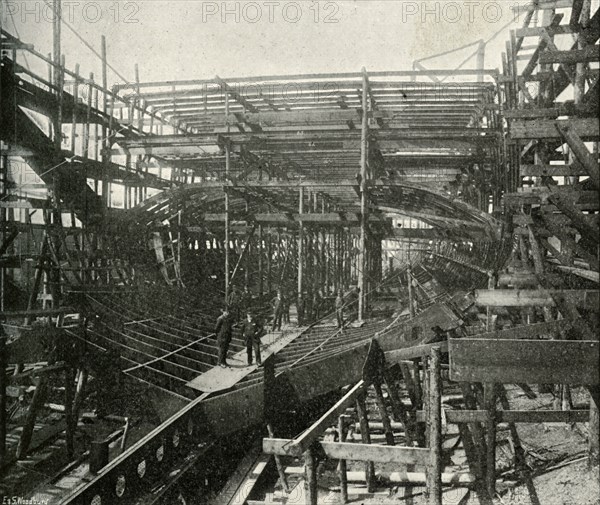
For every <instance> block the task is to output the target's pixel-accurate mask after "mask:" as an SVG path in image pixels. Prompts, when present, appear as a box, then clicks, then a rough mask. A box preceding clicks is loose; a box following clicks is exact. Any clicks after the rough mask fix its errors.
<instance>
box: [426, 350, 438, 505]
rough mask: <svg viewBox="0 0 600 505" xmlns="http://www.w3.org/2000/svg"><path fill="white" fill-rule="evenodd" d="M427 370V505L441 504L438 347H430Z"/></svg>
mask: <svg viewBox="0 0 600 505" xmlns="http://www.w3.org/2000/svg"><path fill="white" fill-rule="evenodd" d="M430 364H431V367H430V370H429V388H428V389H429V419H428V421H429V457H430V460H429V461H430V462H429V468H428V473H427V490H428V493H429V500H428V501H429V505H442V392H441V383H442V380H441V374H440V349H439V348H438V347H434V348H433V349H431V361H430Z"/></svg>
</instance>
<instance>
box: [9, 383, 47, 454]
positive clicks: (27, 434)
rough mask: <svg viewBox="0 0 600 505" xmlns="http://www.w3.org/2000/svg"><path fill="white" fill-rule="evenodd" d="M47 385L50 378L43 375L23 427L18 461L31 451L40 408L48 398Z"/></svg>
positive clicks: (18, 447) (18, 448)
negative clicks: (30, 447)
mask: <svg viewBox="0 0 600 505" xmlns="http://www.w3.org/2000/svg"><path fill="white" fill-rule="evenodd" d="M47 385H48V377H47V376H46V375H42V376H41V377H40V382H39V383H38V385H37V387H36V388H35V392H34V393H33V399H32V400H31V404H30V405H29V410H28V411H27V416H26V417H25V424H24V425H23V431H22V433H21V438H20V439H19V444H18V445H17V453H16V457H17V459H23V458H24V457H25V455H26V454H27V449H29V444H30V443H31V437H32V435H33V428H34V427H35V418H36V417H37V413H38V410H39V408H40V407H41V406H42V405H43V404H44V399H45V398H46V389H47Z"/></svg>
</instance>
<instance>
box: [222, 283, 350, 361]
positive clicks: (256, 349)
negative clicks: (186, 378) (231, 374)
mask: <svg viewBox="0 0 600 505" xmlns="http://www.w3.org/2000/svg"><path fill="white" fill-rule="evenodd" d="M355 298H356V299H357V298H358V292H356V293H354V292H353V293H352V294H351V295H350V297H349V299H348V300H344V297H343V295H342V292H341V291H338V293H337V297H336V299H335V302H334V307H335V315H336V322H337V327H338V328H339V329H341V330H343V328H344V310H345V309H346V308H347V307H349V306H352V305H353V304H354V302H355V301H356V300H355ZM251 304H252V295H251V294H250V292H249V291H248V288H245V289H244V291H243V292H242V293H240V292H239V290H238V289H237V288H235V287H234V288H233V290H232V292H231V293H230V295H229V297H228V303H227V306H226V307H224V308H223V309H222V313H221V315H220V316H219V317H218V318H217V323H216V327H215V334H216V336H217V344H218V346H219V356H218V365H219V366H220V367H223V368H225V367H227V366H229V365H228V364H227V352H228V350H229V344H230V342H231V339H232V335H233V327H234V325H235V324H236V323H237V324H239V325H240V326H241V330H242V338H243V339H244V343H245V345H246V352H247V356H248V365H252V358H253V354H254V356H255V357H256V363H257V364H258V365H259V366H260V365H261V364H262V360H261V355H260V343H261V337H262V336H263V335H264V334H265V333H266V331H265V325H264V324H263V322H262V321H261V320H260V318H258V317H256V316H255V315H254V314H253V313H252V311H251V310H250V309H251ZM271 305H272V309H273V322H272V326H271V330H272V331H273V332H276V331H281V326H282V323H289V322H290V303H289V300H288V299H287V298H286V297H285V296H284V295H283V292H282V290H281V289H278V290H277V295H276V296H275V298H274V299H273V300H272V302H271ZM328 308H329V307H326V304H325V301H324V298H323V296H322V294H321V293H320V292H319V291H316V292H315V294H314V296H313V297H312V299H311V300H310V303H307V302H306V301H305V298H304V297H303V296H302V295H298V298H297V300H296V309H297V314H298V326H304V325H305V324H307V323H313V322H316V321H318V320H319V319H320V317H321V316H322V312H323V311H324V310H327V309H328ZM242 315H245V319H244V320H243V321H242V320H241V317H242Z"/></svg>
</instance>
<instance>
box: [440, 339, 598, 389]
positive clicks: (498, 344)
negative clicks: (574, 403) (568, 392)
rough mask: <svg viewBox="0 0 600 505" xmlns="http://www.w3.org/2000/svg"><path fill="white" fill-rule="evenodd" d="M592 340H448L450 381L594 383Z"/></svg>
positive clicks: (595, 368) (595, 349)
mask: <svg viewBox="0 0 600 505" xmlns="http://www.w3.org/2000/svg"><path fill="white" fill-rule="evenodd" d="M599 346H600V342H598V341H595V340H496V339H481V338H461V339H450V340H449V354H450V380H454V381H459V382H460V381H466V382H497V383H502V384H514V383H525V384H532V383H541V384H592V385H593V384H598V383H599V371H598V360H599V358H600V356H599V354H598V348H599Z"/></svg>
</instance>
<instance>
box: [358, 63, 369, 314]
mask: <svg viewBox="0 0 600 505" xmlns="http://www.w3.org/2000/svg"><path fill="white" fill-rule="evenodd" d="M362 74H363V78H362V125H361V135H360V243H359V246H358V250H359V265H358V288H359V289H360V292H359V296H358V320H359V321H362V320H363V316H364V313H365V304H366V301H367V298H366V296H367V289H366V288H367V276H366V269H367V224H368V217H367V198H368V195H367V157H368V150H369V148H368V140H367V139H368V129H369V118H368V110H367V109H368V104H367V96H368V95H367V87H368V85H369V81H368V78H367V71H366V69H365V68H363V69H362Z"/></svg>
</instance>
